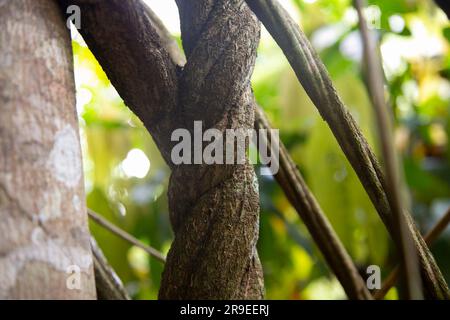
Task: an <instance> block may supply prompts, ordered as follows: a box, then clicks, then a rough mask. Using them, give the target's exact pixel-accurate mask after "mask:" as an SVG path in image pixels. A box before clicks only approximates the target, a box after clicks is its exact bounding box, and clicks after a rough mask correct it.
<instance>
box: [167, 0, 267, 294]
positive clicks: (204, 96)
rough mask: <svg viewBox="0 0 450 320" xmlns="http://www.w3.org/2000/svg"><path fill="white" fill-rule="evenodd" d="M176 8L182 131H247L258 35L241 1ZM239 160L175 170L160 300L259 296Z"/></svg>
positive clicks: (246, 180) (250, 209)
mask: <svg viewBox="0 0 450 320" xmlns="http://www.w3.org/2000/svg"><path fill="white" fill-rule="evenodd" d="M177 3H178V7H179V10H180V16H181V32H182V40H183V46H184V48H185V53H186V56H187V63H186V65H185V67H184V69H183V72H182V75H181V78H180V91H179V96H180V112H179V115H180V118H181V119H182V121H183V124H184V126H183V127H185V128H187V129H190V130H192V128H193V122H194V121H196V120H200V121H202V123H203V128H204V129H208V128H216V129H218V130H220V131H221V132H222V133H223V134H225V130H226V129H251V128H252V127H253V121H254V108H253V107H254V105H253V96H252V93H251V88H250V83H249V80H250V76H251V73H252V70H253V66H254V62H255V58H256V48H257V45H258V41H259V31H260V29H259V24H258V22H257V20H256V18H255V17H254V15H253V14H252V13H251V11H250V10H249V8H248V7H247V6H246V5H245V3H243V2H242V1H227V0H226V1H213V0H202V1H177ZM228 147H229V146H228ZM224 148H225V146H224ZM246 162H247V163H246V164H243V165H216V164H214V165H180V166H176V167H174V169H173V172H172V176H171V179H170V185H169V200H170V201H169V205H170V214H171V221H172V225H173V227H174V232H175V239H174V242H173V244H172V247H171V249H170V251H169V254H168V256H167V262H166V266H165V269H164V273H163V278H162V283H161V290H160V295H159V296H160V298H162V299H185V298H194V299H206V298H207V299H259V298H262V297H263V277H262V269H261V265H260V262H259V258H258V255H257V252H256V241H257V238H258V228H259V195H258V186H257V179H256V176H255V173H254V171H253V168H252V166H251V165H250V164H248V160H247V159H246ZM187 183H189V185H188V186H187V185H186V184H187Z"/></svg>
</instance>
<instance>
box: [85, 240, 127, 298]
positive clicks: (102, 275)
mask: <svg viewBox="0 0 450 320" xmlns="http://www.w3.org/2000/svg"><path fill="white" fill-rule="evenodd" d="M90 240H91V249H92V255H93V258H94V273H95V286H96V289H97V298H98V299H99V300H130V297H129V295H128V293H127V291H126V290H125V288H124V287H123V284H122V281H121V280H120V278H119V276H118V275H117V274H116V273H115V271H114V270H113V268H112V267H111V266H110V265H109V263H108V261H107V260H106V258H105V256H104V255H103V252H102V251H101V250H100V247H99V246H98V244H97V241H95V239H94V238H93V237H91V238H90Z"/></svg>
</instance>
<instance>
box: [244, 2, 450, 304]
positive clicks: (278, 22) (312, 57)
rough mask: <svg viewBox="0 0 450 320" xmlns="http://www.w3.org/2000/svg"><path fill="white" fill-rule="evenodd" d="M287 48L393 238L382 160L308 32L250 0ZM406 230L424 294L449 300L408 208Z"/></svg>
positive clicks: (273, 7) (273, 5)
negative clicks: (411, 239) (334, 83)
mask: <svg viewBox="0 0 450 320" xmlns="http://www.w3.org/2000/svg"><path fill="white" fill-rule="evenodd" d="M246 2H247V3H248V4H249V6H250V7H251V8H252V9H253V11H254V12H255V13H256V15H257V16H258V18H259V19H261V21H262V22H263V24H264V25H265V27H266V28H267V30H268V31H269V32H270V33H271V35H272V36H273V38H274V39H275V41H276V42H277V43H278V45H279V46H280V47H281V49H282V50H283V52H284V54H285V55H286V57H287V59H288V61H289V63H290V64H291V66H292V68H293V69H294V71H295V73H296V75H297V78H298V80H299V82H300V83H301V84H302V85H303V87H304V88H305V90H306V92H307V93H308V95H309V97H310V98H311V100H312V102H313V103H314V105H315V106H316V107H317V109H318V110H319V112H320V114H321V116H322V117H323V119H324V120H325V121H326V122H327V123H328V125H329V126H330V129H331V130H332V132H333V134H334V135H335V137H336V140H337V141H338V143H339V145H340V147H341V149H342V150H343V152H344V153H345V155H346V157H347V159H348V160H349V162H350V164H351V165H352V167H353V169H354V170H355V172H356V174H357V175H358V177H359V179H360V181H361V183H362V185H363V186H364V188H365V190H366V192H367V193H368V195H369V197H370V199H371V201H372V203H373V204H374V206H375V208H376V210H377V211H378V214H379V215H380V217H381V219H382V220H383V222H384V224H385V225H386V228H387V230H388V231H389V233H390V234H391V235H392V236H393V237H394V238H395V235H394V233H395V232H396V229H395V227H394V221H393V217H392V212H391V208H390V205H389V202H388V198H387V191H386V190H387V188H386V183H385V179H384V175H383V172H382V171H381V169H380V166H379V164H378V161H377V159H376V157H375V154H374V153H373V151H372V149H371V148H370V146H369V144H368V143H367V141H366V139H365V138H364V136H363V134H362V132H361V130H360V128H359V126H358V124H357V123H356V121H355V120H354V119H353V117H352V116H351V114H350V112H349V111H348V109H347V108H346V107H345V106H344V104H343V102H342V101H341V99H340V97H339V96H338V94H337V92H336V89H335V88H334V86H333V83H332V81H331V79H330V76H329V75H328V72H327V70H326V68H325V66H324V65H323V63H322V62H321V60H320V59H319V58H318V56H317V53H316V52H315V51H314V49H313V48H312V46H311V44H310V43H309V41H308V39H307V37H306V36H305V34H304V33H303V32H302V31H301V30H300V28H299V27H298V25H297V24H296V23H295V22H294V21H293V20H292V18H290V16H289V15H288V14H287V12H286V11H285V10H284V9H283V8H282V7H281V6H280V5H279V4H278V3H277V2H276V1H274V0H258V1H255V0H246ZM404 215H405V220H406V223H407V224H408V230H409V232H410V234H411V236H412V238H413V241H414V245H415V247H416V250H417V252H418V256H419V262H420V267H421V275H422V280H423V283H424V286H425V289H426V296H427V297H429V298H435V299H449V298H450V293H449V289H448V286H447V284H446V282H445V279H444V278H443V276H442V274H441V272H440V270H439V267H438V266H437V264H436V261H435V260H434V258H433V255H432V254H431V252H430V250H429V249H428V247H427V245H426V243H425V241H424V240H423V238H422V236H421V234H420V232H419V230H418V228H417V226H416V225H415V223H414V221H413V219H412V217H411V215H410V214H409V213H408V212H406V211H404Z"/></svg>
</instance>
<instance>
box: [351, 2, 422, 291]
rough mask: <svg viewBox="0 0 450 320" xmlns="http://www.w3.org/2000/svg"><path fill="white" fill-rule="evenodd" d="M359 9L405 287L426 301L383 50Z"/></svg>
mask: <svg viewBox="0 0 450 320" xmlns="http://www.w3.org/2000/svg"><path fill="white" fill-rule="evenodd" d="M354 2H355V8H356V11H357V12H358V18H359V30H360V34H361V40H362V44H363V49H364V50H363V52H364V62H365V64H364V65H365V66H366V78H367V87H368V91H369V94H370V97H371V100H372V105H373V107H374V113H375V116H376V122H377V127H378V130H377V132H378V135H379V142H380V145H381V152H382V155H383V160H384V172H385V176H386V188H387V190H388V192H387V198H388V201H389V204H390V207H391V208H392V217H393V219H392V220H393V224H394V230H395V232H394V233H393V236H394V237H393V238H394V240H395V241H396V244H397V249H398V253H399V254H398V255H399V258H400V261H401V268H402V275H403V278H404V281H402V284H403V285H404V286H405V288H404V289H405V290H401V291H400V292H401V294H402V295H403V294H405V298H407V299H414V300H417V299H423V294H422V289H421V281H420V271H419V266H418V263H417V262H418V260H417V253H416V250H415V247H414V244H413V242H412V238H411V235H410V234H409V232H408V226H407V225H406V221H405V217H404V216H403V210H402V208H407V206H406V203H405V201H403V197H402V191H403V189H404V183H403V180H402V175H401V173H400V172H401V171H400V169H399V160H398V157H397V154H396V152H395V148H394V144H393V115H392V114H391V112H390V110H391V109H390V107H389V106H388V105H387V103H386V98H385V92H384V75H383V69H382V66H381V59H380V55H379V48H378V47H377V44H376V42H375V38H374V36H373V35H372V34H371V33H370V30H369V28H368V27H367V23H366V19H365V17H364V13H363V3H362V2H363V0H355V1H354Z"/></svg>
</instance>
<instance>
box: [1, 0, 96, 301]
mask: <svg viewBox="0 0 450 320" xmlns="http://www.w3.org/2000/svg"><path fill="white" fill-rule="evenodd" d="M72 71H73V65H72V53H71V47H70V37H69V33H68V30H67V28H66V26H65V21H64V19H63V18H62V16H61V13H60V11H59V8H58V6H57V4H56V2H55V1H53V0H39V1H35V0H14V1H8V0H7V1H2V0H0V298H7V299H11V298H12V299H14V298H18V299H41V298H44V299H53V298H55V299H95V297H96V294H95V283H94V275H93V265H92V254H91V250H90V245H89V231H88V226H87V218H86V207H85V197H84V188H83V173H82V162H81V151H80V142H79V135H78V124H77V116H76V109H75V87H74V79H73V72H72Z"/></svg>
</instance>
